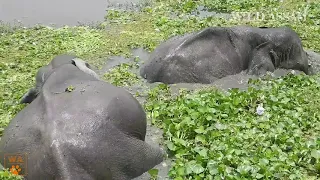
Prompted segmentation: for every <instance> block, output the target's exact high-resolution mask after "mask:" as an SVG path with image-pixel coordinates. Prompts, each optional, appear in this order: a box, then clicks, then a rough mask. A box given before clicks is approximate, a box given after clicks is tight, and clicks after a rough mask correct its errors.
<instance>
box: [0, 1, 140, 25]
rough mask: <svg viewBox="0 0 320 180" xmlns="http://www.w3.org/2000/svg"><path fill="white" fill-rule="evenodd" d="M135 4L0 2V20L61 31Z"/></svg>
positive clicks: (97, 19) (101, 18)
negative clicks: (59, 29)
mask: <svg viewBox="0 0 320 180" xmlns="http://www.w3.org/2000/svg"><path fill="white" fill-rule="evenodd" d="M138 2H139V0H94V1H89V0H54V1H53V0H26V1H23V0H1V1H0V20H1V21H3V22H5V23H10V24H17V23H20V24H22V25H24V26H25V27H32V26H34V25H37V24H42V25H47V26H53V27H61V26H64V25H68V26H77V25H80V24H92V23H99V22H101V21H103V20H104V16H105V15H106V10H107V9H110V8H113V9H116V8H117V7H122V8H123V7H128V6H131V7H132V6H133V4H134V3H138Z"/></svg>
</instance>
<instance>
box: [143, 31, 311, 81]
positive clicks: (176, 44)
mask: <svg viewBox="0 0 320 180" xmlns="http://www.w3.org/2000/svg"><path fill="white" fill-rule="evenodd" d="M276 68H283V69H295V70H300V71H303V72H304V73H306V74H308V69H309V64H308V58H307V54H306V52H305V51H304V50H303V47H302V42H301V40H300V38H299V36H298V35H297V34H296V33H295V32H294V31H293V30H292V29H290V28H288V27H279V28H257V27H251V26H234V27H209V28H205V29H203V30H201V31H199V32H194V33H190V34H186V35H184V36H177V37H172V38H170V39H169V40H168V41H166V42H164V43H162V44H160V46H158V47H157V48H156V49H155V50H154V52H153V53H152V54H151V56H150V59H149V60H148V61H146V63H145V65H144V66H143V67H142V68H141V69H140V75H141V76H142V77H144V78H145V79H147V81H148V82H151V83H152V82H163V83H166V84H174V83H203V84H209V83H212V82H214V81H215V80H217V79H220V78H223V77H225V76H228V75H235V74H238V73H240V72H241V71H243V70H247V73H248V74H249V75H263V74H265V73H266V72H267V71H270V72H273V71H274V70H275V69H276Z"/></svg>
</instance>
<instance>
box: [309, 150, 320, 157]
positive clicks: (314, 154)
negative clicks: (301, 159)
mask: <svg viewBox="0 0 320 180" xmlns="http://www.w3.org/2000/svg"><path fill="white" fill-rule="evenodd" d="M311 156H312V157H314V158H316V159H319V158H320V150H315V149H314V150H312V151H311Z"/></svg>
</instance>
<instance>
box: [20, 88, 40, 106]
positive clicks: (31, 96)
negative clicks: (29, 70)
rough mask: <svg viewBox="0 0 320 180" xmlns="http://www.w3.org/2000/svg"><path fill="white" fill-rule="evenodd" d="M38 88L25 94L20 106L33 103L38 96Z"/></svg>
mask: <svg viewBox="0 0 320 180" xmlns="http://www.w3.org/2000/svg"><path fill="white" fill-rule="evenodd" d="M38 94H39V93H38V91H37V89H36V88H31V89H30V90H29V91H28V92H27V93H26V94H24V95H23V96H22V98H21V100H20V104H23V103H31V102H32V101H33V100H34V99H36V97H37V96H38Z"/></svg>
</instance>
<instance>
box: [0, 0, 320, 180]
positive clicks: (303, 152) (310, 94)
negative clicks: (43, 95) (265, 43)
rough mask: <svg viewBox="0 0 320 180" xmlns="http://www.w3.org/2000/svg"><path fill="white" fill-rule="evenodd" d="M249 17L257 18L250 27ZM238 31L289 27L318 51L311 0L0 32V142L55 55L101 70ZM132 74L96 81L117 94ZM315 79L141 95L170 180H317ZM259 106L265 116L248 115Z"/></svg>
mask: <svg viewBox="0 0 320 180" xmlns="http://www.w3.org/2000/svg"><path fill="white" fill-rule="evenodd" d="M198 7H203V8H205V9H210V10H214V11H216V12H221V13H231V15H230V14H229V15H228V14H227V19H225V18H220V17H215V16H212V15H209V16H200V15H197V14H198V13H197V9H198ZM235 12H240V13H235ZM241 12H242V13H241ZM257 12H259V13H260V14H263V13H264V14H265V17H264V18H257V17H256V15H257ZM248 14H249V16H246V15H248ZM290 14H291V16H290ZM272 15H273V16H272ZM248 17H250V18H248ZM240 24H241V25H244V24H247V25H252V26H258V27H262V26H264V27H279V26H289V27H291V28H293V30H295V31H296V32H297V33H298V34H299V36H300V37H301V39H302V42H303V45H304V47H305V48H306V49H312V50H314V51H317V52H320V3H318V2H316V0H313V1H312V0H311V1H308V2H303V1H298V0H284V1H283V2H281V1H278V0H236V1H231V0H226V1H222V0H216V1H206V0H199V1H193V0H184V1H178V0H157V1H151V2H150V3H147V6H145V7H143V8H142V10H141V11H140V12H135V11H121V10H112V11H111V10H109V11H108V13H107V14H106V21H105V22H104V23H102V24H101V25H99V26H97V27H94V28H92V27H72V28H71V27H64V28H59V29H52V28H47V27H34V28H30V29H26V28H22V27H16V28H11V27H8V26H5V25H2V26H1V27H0V34H1V36H0V87H1V88H0V107H1V108H0V133H1V134H2V131H3V130H4V128H5V127H6V126H7V124H8V123H9V122H10V120H11V119H12V118H13V117H14V116H15V115H16V114H17V113H18V112H19V111H20V110H21V109H22V108H23V107H24V106H25V105H19V104H18V102H19V100H20V98H21V97H22V95H23V94H24V93H25V92H27V90H28V89H29V88H30V87H31V86H33V83H34V76H35V73H36V71H37V70H38V68H39V67H41V66H43V65H44V64H47V63H48V62H49V61H50V60H51V59H52V58H53V57H54V56H55V55H58V54H60V53H66V52H69V53H74V54H76V55H78V56H80V57H82V58H85V59H87V60H88V61H89V63H91V64H93V65H96V66H98V67H101V66H102V65H103V63H104V62H102V60H103V59H106V57H109V56H113V55H123V56H127V57H128V56H130V55H131V54H130V49H131V48H138V47H143V48H145V49H147V50H149V51H152V50H154V48H155V47H156V46H157V45H159V43H160V42H162V41H164V40H166V39H168V38H169V37H171V36H175V35H180V34H184V33H187V32H192V31H196V30H200V29H202V28H205V27H209V26H233V25H240ZM132 66H133V65H131V64H122V65H120V66H118V67H116V68H114V69H113V70H111V71H109V72H108V73H106V74H105V75H104V79H105V80H106V81H108V82H110V83H113V84H114V85H117V86H131V85H133V84H135V83H136V82H137V81H139V79H140V77H138V76H136V75H135V74H134V73H132V72H129V68H131V67H132ZM317 78H318V77H317V76H305V75H289V76H287V77H283V78H278V79H274V80H272V79H265V80H256V81H252V82H251V84H252V87H251V88H249V90H248V91H245V92H243V91H239V90H236V89H234V90H231V91H229V93H227V94H225V93H222V92H220V91H218V90H215V89H206V90H202V91H195V92H188V91H181V92H180V94H179V95H178V96H174V97H173V96H172V95H171V94H170V93H169V87H168V86H166V85H163V84H161V85H159V86H157V87H156V88H154V89H152V90H150V92H149V93H148V99H147V101H146V103H145V105H144V106H145V110H146V112H147V114H148V116H149V118H150V119H152V122H153V123H154V124H155V125H157V126H159V127H161V128H162V129H163V130H164V139H165V145H166V147H167V148H168V151H170V154H171V155H172V156H171V158H172V159H173V161H174V163H173V165H172V167H171V170H170V173H169V175H170V177H171V178H172V179H175V180H180V179H181V180H182V179H317V178H319V174H320V139H319V130H320V124H319V113H318V112H319V107H320V106H319V100H320V96H319V94H320V89H319V83H318V79H317ZM253 85H254V86H259V87H260V88H259V89H257V88H254V87H253ZM258 107H263V109H264V111H263V112H259V113H257V108H258ZM259 114H260V115H259ZM7 176H8V178H7V179H10V178H11V179H12V177H13V176H12V175H9V174H8V173H7V172H5V171H4V172H1V174H0V177H1V179H3V178H4V177H7ZM9 176H10V177H9ZM4 179H5V178H4Z"/></svg>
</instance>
